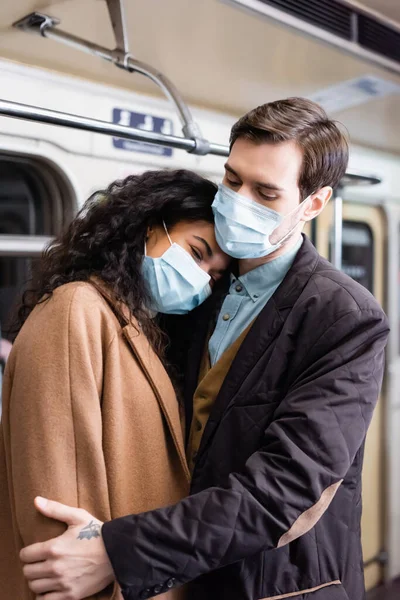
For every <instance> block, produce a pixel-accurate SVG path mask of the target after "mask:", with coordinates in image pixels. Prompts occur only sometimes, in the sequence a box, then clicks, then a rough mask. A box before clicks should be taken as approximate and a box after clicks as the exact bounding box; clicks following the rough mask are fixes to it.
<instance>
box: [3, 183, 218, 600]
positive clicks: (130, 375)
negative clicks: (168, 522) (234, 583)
mask: <svg viewBox="0 0 400 600" xmlns="http://www.w3.org/2000/svg"><path fill="white" fill-rule="evenodd" d="M215 192H216V187H215V186H214V184H213V183H211V182H209V181H207V180H205V179H203V178H201V177H199V176H197V175H195V174H193V173H190V172H187V171H169V172H167V171H163V172H148V173H144V174H143V175H139V176H131V177H128V178H127V179H125V180H124V181H122V182H115V183H113V184H112V185H111V186H110V187H109V188H108V189H107V190H106V191H104V192H101V193H97V194H95V195H94V196H93V197H92V198H90V199H89V200H88V202H87V203H86V205H85V206H84V208H83V209H82V211H81V212H80V214H79V215H78V216H77V217H76V219H75V220H74V221H73V222H72V224H71V225H70V226H69V228H68V230H67V231H66V233H65V234H64V235H63V236H61V237H60V238H59V239H58V240H56V241H55V242H54V243H53V244H52V245H51V246H50V248H49V249H48V250H47V251H46V252H45V254H44V257H43V260H42V262H41V265H40V270H39V272H38V274H37V275H36V276H35V277H34V279H33V281H32V283H31V288H30V289H29V290H28V291H27V292H26V293H25V295H24V299H23V303H22V307H21V309H20V311H19V324H18V327H19V328H21V329H20V332H19V334H18V336H17V339H16V341H15V344H14V346H13V350H12V352H11V355H10V358H9V361H8V364H7V368H6V372H5V381H4V388H3V421H2V428H1V431H0V433H1V437H0V469H1V471H0V481H1V487H0V500H1V502H0V531H1V532H2V540H1V543H0V590H1V591H0V596H1V597H2V598H3V597H4V598H7V599H9V600H11V599H15V600H16V599H18V600H22V599H24V600H25V599H28V598H34V597H35V596H36V594H40V592H41V590H40V589H33V590H32V591H29V589H28V588H27V586H26V584H25V583H24V580H23V576H22V571H21V567H20V563H19V559H18V552H19V550H20V549H21V548H22V547H23V546H26V545H27V544H31V543H32V542H35V541H40V540H45V539H48V538H51V537H54V536H55V535H56V534H57V533H61V531H62V528H61V526H60V524H59V523H56V522H54V521H50V520H49V519H45V518H44V517H41V516H40V515H39V514H38V513H37V512H36V511H35V509H34V508H33V498H34V497H35V496H36V495H44V496H46V497H49V498H55V499H57V500H60V501H62V502H65V503H66V504H71V505H77V506H81V507H83V508H86V509H87V510H89V511H91V512H95V513H96V514H97V515H98V517H99V518H101V519H103V520H107V519H110V518H113V517H118V516H120V515H124V514H129V513H132V512H142V511H146V510H151V509H153V508H156V507H159V506H164V505H168V504H170V503H174V502H176V501H177V500H179V499H180V498H181V497H182V496H184V495H185V494H186V493H187V492H188V483H189V472H188V468H187V465H186V461H185V454H184V445H183V435H182V426H181V421H180V416H179V408H178V402H177V399H176V396H175V393H174V389H173V386H172V384H171V381H170V379H169V377H168V375H167V372H166V370H165V369H164V366H163V364H162V362H161V360H160V358H162V350H163V346H164V344H165V340H164V339H163V336H162V334H161V332H160V331H159V330H158V328H157V326H156V323H155V320H154V316H155V313H156V311H160V312H165V313H178V314H179V313H186V312H188V311H189V310H191V309H192V308H195V307H196V306H197V305H199V304H200V303H201V302H202V301H204V300H205V299H206V297H207V296H208V295H209V294H210V293H211V287H212V284H213V282H214V281H215V280H217V279H218V278H219V277H220V276H221V274H222V273H223V271H224V269H225V268H226V267H227V265H228V258H227V257H226V255H225V254H223V253H222V251H221V250H220V249H219V247H218V246H217V243H216V241H215V236H214V227H213V216H212V210H211V204H212V201H213V198H214V195H215ZM60 528H61V529H60ZM96 534H97V530H96V527H95V526H94V525H93V526H91V527H89V528H88V530H87V532H85V534H84V535H83V537H89V538H90V536H93V535H96ZM84 541H85V540H84V539H83V543H84ZM176 593H177V592H176V591H171V592H169V595H168V597H169V598H174V597H177V596H176ZM96 597H97V596H96ZM111 597H112V598H113V599H117V598H121V597H122V596H121V595H120V592H119V590H117V589H116V588H115V589H114V590H113V589H110V588H109V589H107V590H105V591H104V593H103V594H102V595H101V598H111Z"/></svg>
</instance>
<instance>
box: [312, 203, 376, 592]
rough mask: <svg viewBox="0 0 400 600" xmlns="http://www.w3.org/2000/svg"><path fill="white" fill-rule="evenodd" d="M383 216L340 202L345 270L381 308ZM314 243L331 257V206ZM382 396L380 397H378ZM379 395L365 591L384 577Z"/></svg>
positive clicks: (366, 492) (367, 481)
mask: <svg viewBox="0 0 400 600" xmlns="http://www.w3.org/2000/svg"><path fill="white" fill-rule="evenodd" d="M385 228H386V225H385V217H384V214H383V212H381V210H380V209H379V208H377V207H375V206H370V205H364V204H356V203H344V206H343V243H342V260H343V267H342V268H343V271H344V272H345V273H347V274H348V275H349V276H350V277H352V278H353V279H355V280H356V281H358V282H359V283H361V284H362V285H363V286H365V287H366V288H367V289H368V290H369V291H371V292H372V293H373V294H374V296H375V297H376V298H377V300H378V301H379V302H380V303H381V304H382V305H383V302H384V282H385V273H386V265H385V232H386V229H385ZM314 233H315V244H316V246H317V249H318V251H319V252H320V254H321V255H322V256H325V257H326V258H328V259H331V249H332V238H333V204H331V205H328V206H327V208H326V209H325V211H324V212H323V213H322V214H321V215H320V216H319V217H318V220H317V223H316V227H315V232H314ZM382 396H383V394H382ZM382 396H381V398H380V401H379V403H378V405H377V408H376V410H375V414H374V417H373V420H372V423H371V426H370V428H369V431H368V435H367V442H366V448H365V458H364V471H363V517H362V544H363V552H364V563H365V581H366V586H367V589H370V588H372V587H374V586H376V585H377V584H379V583H380V582H381V581H382V579H383V566H382V564H381V562H380V559H381V551H382V548H383V543H384V523H385V521H384V519H385V515H384V511H385V497H384V494H385V492H384V490H385V480H384V439H383V422H384V406H383V403H384V398H383V397H382Z"/></svg>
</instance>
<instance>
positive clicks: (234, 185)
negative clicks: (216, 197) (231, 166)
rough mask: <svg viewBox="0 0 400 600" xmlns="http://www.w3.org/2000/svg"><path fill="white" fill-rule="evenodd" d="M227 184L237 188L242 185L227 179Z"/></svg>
mask: <svg viewBox="0 0 400 600" xmlns="http://www.w3.org/2000/svg"><path fill="white" fill-rule="evenodd" d="M226 183H228V184H229V185H230V186H231V187H237V186H239V185H240V183H239V182H238V181H232V179H228V177H227V178H226Z"/></svg>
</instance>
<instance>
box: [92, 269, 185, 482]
mask: <svg viewBox="0 0 400 600" xmlns="http://www.w3.org/2000/svg"><path fill="white" fill-rule="evenodd" d="M90 283H91V284H92V285H93V286H94V287H95V288H96V290H97V291H98V292H99V293H100V294H101V295H102V296H103V298H104V299H105V300H106V301H107V303H108V304H109V306H110V308H111V309H112V311H113V312H114V314H115V315H116V317H117V318H118V320H119V322H120V324H121V328H122V332H123V336H124V338H125V340H126V341H127V343H128V345H129V348H130V349H131V351H132V352H133V354H134V355H135V357H136V359H137V361H138V363H139V364H140V367H141V369H142V371H143V373H144V375H145V376H146V378H147V380H148V381H149V383H150V385H151V387H152V389H153V392H154V394H155V396H156V398H157V402H158V403H159V405H160V409H161V411H162V413H163V415H164V418H165V420H166V423H167V425H168V428H169V430H170V433H171V436H172V439H173V441H174V445H175V448H176V450H177V452H178V455H179V459H180V462H181V464H182V468H183V471H184V473H185V475H186V477H187V480H188V481H190V472H189V469H188V466H187V463H186V458H185V449H184V445H183V441H182V424H181V420H180V416H179V405H178V400H177V398H176V394H175V390H174V388H173V385H172V383H171V379H170V378H169V376H168V374H167V372H166V370H165V368H164V366H163V364H162V362H161V360H160V359H159V358H158V356H157V355H156V353H155V352H154V350H153V349H152V347H151V345H150V343H149V341H148V339H147V338H146V336H145V335H143V333H142V330H141V326H140V324H139V323H138V321H137V320H136V319H135V318H134V317H132V316H131V315H130V313H129V309H128V307H127V306H126V305H125V304H124V303H123V302H118V301H116V300H115V297H114V296H113V294H112V290H111V289H110V287H109V286H108V285H107V284H106V283H105V282H103V281H102V280H101V279H99V278H98V277H95V278H91V281H90Z"/></svg>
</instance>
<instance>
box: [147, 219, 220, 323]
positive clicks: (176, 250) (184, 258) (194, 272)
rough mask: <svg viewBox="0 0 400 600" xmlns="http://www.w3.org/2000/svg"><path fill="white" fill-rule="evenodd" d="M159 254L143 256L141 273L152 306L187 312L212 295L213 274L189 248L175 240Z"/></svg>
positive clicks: (158, 308) (166, 310)
mask: <svg viewBox="0 0 400 600" xmlns="http://www.w3.org/2000/svg"><path fill="white" fill-rule="evenodd" d="M163 225H164V229H165V233H166V234H167V236H168V240H169V243H170V244H171V245H170V247H169V248H168V250H166V251H165V252H164V254H163V255H162V256H160V257H159V258H153V257H152V256H147V254H146V246H145V256H144V257H143V264H142V273H143V277H144V278H145V280H146V283H147V285H148V286H149V290H150V294H151V298H152V300H153V302H152V306H151V308H152V309H153V310H155V311H157V312H161V313H166V314H174V315H184V314H186V313H188V312H190V311H191V310H193V309H194V308H196V307H197V306H199V305H200V304H201V303H202V302H204V300H206V299H207V298H208V297H209V296H210V295H211V286H210V280H211V277H210V275H208V273H206V272H205V271H203V269H201V268H200V267H199V265H198V264H197V263H196V261H195V260H194V258H193V257H192V256H190V254H189V253H188V252H186V250H184V249H183V248H182V246H179V244H175V243H173V242H172V240H171V238H170V236H169V233H168V230H167V228H166V226H165V223H164V222H163Z"/></svg>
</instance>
